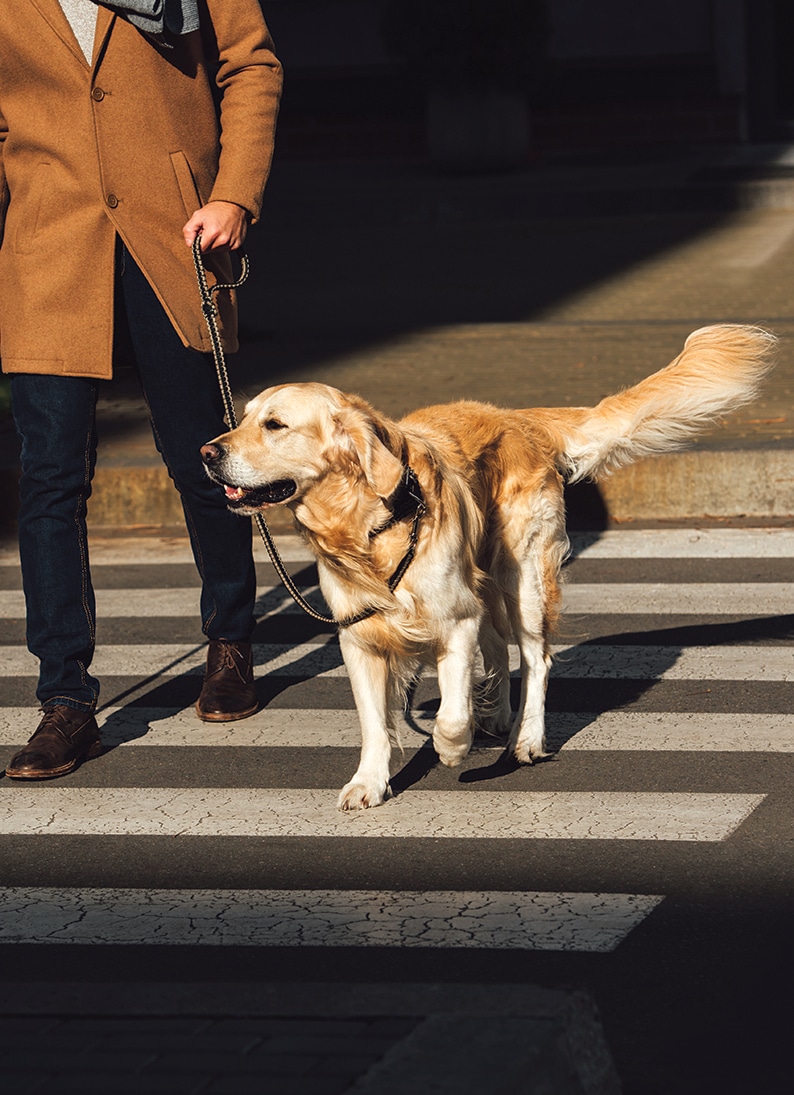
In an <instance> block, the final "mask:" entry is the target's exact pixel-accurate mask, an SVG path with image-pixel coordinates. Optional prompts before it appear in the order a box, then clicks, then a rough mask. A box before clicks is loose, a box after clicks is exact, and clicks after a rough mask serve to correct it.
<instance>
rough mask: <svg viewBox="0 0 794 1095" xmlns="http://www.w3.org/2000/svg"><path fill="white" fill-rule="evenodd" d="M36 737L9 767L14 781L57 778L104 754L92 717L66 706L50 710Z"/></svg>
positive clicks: (44, 711) (58, 706)
mask: <svg viewBox="0 0 794 1095" xmlns="http://www.w3.org/2000/svg"><path fill="white" fill-rule="evenodd" d="M42 715H43V717H42V720H41V722H40V723H39V725H38V728H37V729H36V732H35V734H34V735H33V737H32V738H31V739H30V741H29V742H28V743H27V745H26V746H25V747H24V749H21V750H20V751H19V752H18V753H17V754H16V756H15V757H13V758H12V760H11V763H10V764H9V765H8V767H7V768H6V775H7V776H9V777H10V778H11V779H54V778H55V777H56V776H65V775H66V774H67V772H73V771H74V769H75V768H77V767H79V765H81V764H82V763H83V761H84V760H90V759H91V758H92V757H98V756H99V754H100V753H101V752H102V741H101V740H100V737H99V727H98V726H97V724H96V719H95V718H94V716H93V715H92V714H90V713H89V712H86V711H77V710H75V708H73V707H67V706H66V705H65V704H61V703H59V704H56V705H55V706H53V707H46V708H44V709H43V711H42Z"/></svg>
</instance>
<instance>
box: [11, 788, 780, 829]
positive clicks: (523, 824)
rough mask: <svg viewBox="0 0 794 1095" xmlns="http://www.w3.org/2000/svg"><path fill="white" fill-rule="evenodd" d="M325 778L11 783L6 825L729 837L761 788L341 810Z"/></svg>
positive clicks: (403, 803) (437, 794) (520, 794)
mask: <svg viewBox="0 0 794 1095" xmlns="http://www.w3.org/2000/svg"><path fill="white" fill-rule="evenodd" d="M337 794H338V792H337V791H336V790H333V789H331V788H321V789H301V790H296V789H291V788H290V789H282V788H279V789H271V788H267V789H252V788H243V789H238V788H196V789H194V788H175V787H165V788H163V787H156V788H141V787H136V788H125V789H115V788H108V789H100V788H95V787H80V788H74V787H49V786H47V787H42V786H36V787H29V786H28V785H26V784H23V785H21V786H19V785H12V786H10V787H3V788H2V794H0V834H5V835H11V834H17V835H20V834H34V833H44V834H49V835H55V834H60V835H66V834H69V835H73V836H76V835H81V834H93V835H100V834H104V835H108V836H110V835H118V836H171V837H172V836H188V835H189V836H206V837H213V836H248V837H254V836H256V837H384V836H385V837H423V838H433V839H436V838H452V839H457V840H460V839H490V840H507V839H513V840H516V839H518V840H526V839H533V840H676V841H680V840H689V841H720V840H724V839H725V838H726V837H727V836H729V835H730V834H731V833H732V832H733V831H734V829H735V828H736V827H737V826H738V825H739V824H741V822H742V821H743V820H744V819H745V818H746V817H747V815H748V814H749V813H750V812H751V811H752V810H754V809H755V807H756V806H758V804H759V803H760V802H762V801H763V798H764V796H763V795H758V794H688V793H678V792H672V793H657V792H635V793H630V792H617V791H598V792H595V791H593V792H590V791H553V792H543V791H479V790H477V791H473V792H466V791H416V792H413V793H410V794H408V793H406V794H403V795H399V796H397V798H395V799H393V800H392V801H391V802H390V803H388V804H386V805H385V806H382V807H380V808H379V809H375V810H364V811H359V812H356V813H352V814H343V813H341V812H340V811H338V810H337V809H336V797H337Z"/></svg>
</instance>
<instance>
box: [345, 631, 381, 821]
mask: <svg viewBox="0 0 794 1095" xmlns="http://www.w3.org/2000/svg"><path fill="white" fill-rule="evenodd" d="M339 642H340V646H341V648H342V656H343V657H344V660H345V666H346V667H347V672H348V675H349V677H350V684H351V686H352V688H353V696H354V698H355V701H356V709H357V711H358V717H359V721H360V723H361V758H360V761H359V765H358V770H357V771H356V774H355V775H354V776H353V778H352V779H351V780H350V782H349V783H347V784H345V786H344V787H343V788H342V791H341V793H340V795H339V801H338V803H337V805H338V806H339V809H340V810H363V809H366V808H367V807H369V806H380V804H381V803H382V802H385V801H386V799H387V798H390V797H391V790H390V788H389V761H390V759H391V748H392V742H391V735H390V727H391V713H390V711H389V664H388V662H387V660H386V659H385V658H383V657H382V656H380V655H379V654H376V653H373V652H372V651H371V650H366V649H364V648H362V647H361V646H360V645H359V644H358V643H357V642H356V641H355V639H352V638H351V637H350V636H349V635H348V634H347V633H346V632H345V631H343V632H342V634H341V635H340V639H339Z"/></svg>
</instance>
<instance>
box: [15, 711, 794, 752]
mask: <svg viewBox="0 0 794 1095" xmlns="http://www.w3.org/2000/svg"><path fill="white" fill-rule="evenodd" d="M97 721H98V723H99V725H100V727H101V728H102V731H103V741H105V742H106V744H107V745H122V746H123V747H124V748H125V749H127V748H136V747H140V746H143V747H147V748H148V747H155V748H156V747H158V746H171V747H179V748H183V747H184V748H201V747H205V748H212V747H217V746H222V747H223V748H224V749H226V748H230V749H234V748H262V749H266V748H270V749H273V748H280V749H285V748H289V749H296V748H297V749H323V748H329V747H330V748H339V749H357V748H358V747H359V746H360V744H361V731H360V729H359V724H358V717H357V715H356V713H355V711H354V710H352V709H351V710H346V711H329V710H321V709H317V710H313V709H308V708H292V709H291V708H265V709H264V710H262V711H259V712H258V713H257V714H256V715H252V716H251V717H250V718H248V719H245V720H244V721H243V722H238V723H236V724H235V725H234V726H233V727H230V726H229V725H228V724H227V723H206V722H201V721H200V719H198V718H197V717H196V714H195V712H194V711H193V709H192V707H191V708H188V709H187V710H184V711H179V712H178V713H176V714H174V713H173V712H172V710H171V709H169V708H163V707H129V706H128V707H107V708H105V709H103V710H102V711H100V712H99V714H98V716H97ZM35 723H36V716H35V713H34V711H33V710H32V709H31V708H30V707H5V708H0V742H3V743H5V744H6V747H7V749H10V748H11V747H12V746H13V745H21V744H22V743H23V742H25V741H26V740H27V738H28V737H29V736H30V733H31V730H32V728H33V726H34V725H35ZM546 726H547V739H548V743H549V747H550V748H551V749H555V750H556V749H558V748H560V747H562V748H564V749H565V751H566V752H568V751H571V750H574V751H575V750H588V751H591V750H621V751H636V752H660V751H675V752H681V751H687V750H689V751H693V752H699V753H702V752H743V753H792V752H794V715H772V714H764V715H759V716H757V717H755V718H752V719H748V717H747V715H739V714H736V715H734V714H724V713H721V712H710V713H709V714H707V715H704V714H698V713H692V712H689V711H674V712H659V713H650V714H639V713H636V712H632V711H605V712H602V713H600V714H599V713H595V712H586V711H585V712H575V713H570V712H560V711H551V712H549V714H548V715H547V718H546ZM399 731H400V739H401V741H402V743H403V745H404V747H405V748H406V749H412V748H418V747H420V746H421V745H422V744H424V742H426V741H427V737H428V735H430V734H431V733H432V731H433V719H432V716H429V715H428V714H427V713H426V712H412V715H411V721H410V722H408V721H404V720H402V721H400V723H399ZM475 748H477V749H480V750H483V751H484V750H485V749H501V748H502V746H501V745H499V744H496V743H494V744H493V745H487V744H479V743H476V744H475Z"/></svg>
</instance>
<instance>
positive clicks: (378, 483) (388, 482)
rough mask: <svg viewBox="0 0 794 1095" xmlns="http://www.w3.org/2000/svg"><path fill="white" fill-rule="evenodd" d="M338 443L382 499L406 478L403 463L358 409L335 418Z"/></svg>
mask: <svg viewBox="0 0 794 1095" xmlns="http://www.w3.org/2000/svg"><path fill="white" fill-rule="evenodd" d="M334 426H335V434H336V440H337V442H338V443H339V444H340V446H341V447H342V448H343V449H346V450H347V451H348V452H350V453H351V455H354V456H355V459H356V462H357V463H358V465H359V466H360V468H361V470H362V471H363V473H364V478H365V479H366V481H367V483H368V484H369V486H370V487H372V489H373V490H374V491H375V493H376V494H377V495H379V496H380V497H381V498H388V497H389V496H390V495H391V494H393V493H394V491H395V490H396V489H397V485H398V484H399V482H400V479H401V478H402V474H403V466H402V462H401V461H400V460H399V459H398V458H397V457H396V456H395V455H394V453H392V452H390V451H389V449H387V448H386V446H385V445H384V444H383V442H382V441H381V439H380V437H379V436H378V431H377V429H376V426H375V422H374V420H373V419H372V418H371V417H370V416H369V415H367V414H364V413H363V412H362V411H360V410H358V408H355V407H345V408H344V409H343V410H341V411H339V412H338V413H337V414H335V415H334Z"/></svg>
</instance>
